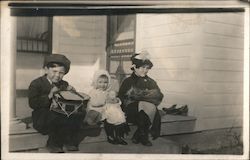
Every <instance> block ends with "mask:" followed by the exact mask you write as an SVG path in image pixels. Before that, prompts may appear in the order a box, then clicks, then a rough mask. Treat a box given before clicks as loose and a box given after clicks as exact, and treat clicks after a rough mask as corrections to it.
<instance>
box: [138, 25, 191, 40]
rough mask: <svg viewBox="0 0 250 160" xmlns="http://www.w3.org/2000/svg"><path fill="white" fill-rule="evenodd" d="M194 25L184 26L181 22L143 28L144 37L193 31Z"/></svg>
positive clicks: (174, 34)
mask: <svg viewBox="0 0 250 160" xmlns="http://www.w3.org/2000/svg"><path fill="white" fill-rule="evenodd" d="M192 29H193V27H188V26H187V25H186V26H184V25H183V24H182V25H181V24H180V23H174V24H167V25H164V24H163V25H160V24H158V25H157V26H154V27H151V28H147V27H145V28H144V29H143V33H144V35H143V38H151V37H156V36H157V37H159V36H176V35H180V34H187V33H191V32H192Z"/></svg>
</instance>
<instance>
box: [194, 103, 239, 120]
mask: <svg viewBox="0 0 250 160" xmlns="http://www.w3.org/2000/svg"><path fill="white" fill-rule="evenodd" d="M195 113H196V115H199V117H202V118H210V119H211V118H225V117H240V116H242V115H243V105H237V104H235V105H234V104H231V105H229V104H228V105H213V106H204V107H200V108H197V109H196V110H195Z"/></svg>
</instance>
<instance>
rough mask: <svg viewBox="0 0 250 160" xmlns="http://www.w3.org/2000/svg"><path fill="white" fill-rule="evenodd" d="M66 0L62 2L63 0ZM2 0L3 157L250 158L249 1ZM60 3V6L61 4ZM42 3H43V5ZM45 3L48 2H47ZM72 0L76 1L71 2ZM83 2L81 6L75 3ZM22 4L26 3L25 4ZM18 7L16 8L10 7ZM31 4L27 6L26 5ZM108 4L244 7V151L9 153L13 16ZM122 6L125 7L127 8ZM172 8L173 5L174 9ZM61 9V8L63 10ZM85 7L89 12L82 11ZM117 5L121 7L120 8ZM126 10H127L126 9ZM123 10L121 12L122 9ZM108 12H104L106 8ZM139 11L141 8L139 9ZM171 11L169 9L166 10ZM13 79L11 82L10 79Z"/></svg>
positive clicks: (95, 10)
mask: <svg viewBox="0 0 250 160" xmlns="http://www.w3.org/2000/svg"><path fill="white" fill-rule="evenodd" d="M61 2H63V3H61ZM0 3H1V8H0V9H1V156H2V159H3V160H5V159H10V160H12V159H71V160H74V159H110V160H112V159H124V160H125V159H137V158H138V159H142V160H144V159H145V160H146V159H150V160H152V159H159V160H163V159H233V160H235V159H248V158H249V49H250V48H249V3H247V2H243V1H237V0H236V1H232V0H228V1H227V0H224V1H221V0H218V1H212V2H211V1H209V0H206V1H204V0H203V1H199V0H194V1H191V2H187V1H173V0H170V1H167V0H156V1H147V0H144V1H137V0H135V1H126V0H123V1H122V0H120V1H116V0H113V1H101V0H97V1H80V0H79V1H73V2H65V1H50V2H48V1H42V0H41V1H36V2H34V1H25V2H24V1H5V2H0ZM60 3H61V6H60V5H59V7H58V4H60ZM41 4H42V5H41ZM45 4H46V5H45ZM53 4H55V5H57V9H58V10H59V12H55V10H54V9H55V6H53V7H54V8H53V7H52V8H50V7H49V5H53ZM72 4H73V5H72ZM76 4H81V6H78V7H77V6H75V5H76ZM22 5H23V6H22ZM13 8H15V11H16V12H12V11H11V9H13ZM27 8H28V9H27ZM104 8H106V9H107V10H106V14H117V13H122V14H124V13H127V12H128V10H129V11H130V12H129V13H134V12H136V10H138V9H139V10H140V11H141V12H143V10H144V12H143V13H145V12H149V13H152V12H153V13H155V12H156V13H162V12H163V11H164V10H165V11H166V10H168V11H169V13H179V12H181V11H183V10H185V12H186V11H190V12H193V11H196V12H198V13H203V12H209V10H210V11H211V10H213V11H214V12H218V11H228V12H232V11H239V10H241V11H242V9H243V10H244V83H243V88H244V91H243V92H244V102H243V103H244V105H243V118H244V120H243V142H244V145H243V146H244V148H243V150H244V152H243V155H211V154H204V155H187V154H185V155H172V154H167V155H166V154H143V155H142V154H85V153H73V154H70V153H67V154H47V153H10V152H9V125H10V121H9V119H10V115H9V113H10V109H9V107H8V106H11V105H14V104H13V103H14V102H13V98H11V97H12V96H13V95H15V93H13V90H14V89H15V84H14V83H15V77H14V76H13V75H12V74H11V73H12V72H13V70H14V65H13V64H15V61H14V60H13V57H12V55H11V54H9V53H11V52H12V49H11V48H12V45H11V40H12V38H13V37H11V36H10V35H11V34H12V33H11V32H10V31H11V29H12V26H11V23H12V19H13V17H12V16H25V15H32V16H39V15H44V14H49V16H51V15H57V14H59V15H64V14H67V13H65V12H64V11H65V9H66V10H67V9H68V10H70V11H71V13H72V14H70V15H79V14H81V15H85V14H91V15H92V14H97V15H100V14H103V10H104ZM121 8H123V9H124V8H125V9H124V10H123V9H121ZM171 8H172V9H171ZM61 9H62V10H61ZM83 9H85V10H86V12H82V10H83ZM117 9H118V10H117ZM126 10H127V12H126ZM121 11H122V12H121ZM104 13H105V12H104ZM137 13H138V12H137ZM164 13H168V12H164ZM11 82H12V83H11Z"/></svg>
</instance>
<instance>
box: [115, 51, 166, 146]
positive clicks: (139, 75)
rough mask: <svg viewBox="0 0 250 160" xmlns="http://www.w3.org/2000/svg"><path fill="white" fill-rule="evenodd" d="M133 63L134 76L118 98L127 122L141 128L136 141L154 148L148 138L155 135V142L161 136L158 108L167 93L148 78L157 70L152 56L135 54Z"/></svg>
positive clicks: (137, 131) (124, 85) (132, 59)
mask: <svg viewBox="0 0 250 160" xmlns="http://www.w3.org/2000/svg"><path fill="white" fill-rule="evenodd" d="M131 61H132V67H131V70H132V71H133V73H132V74H131V76H130V77H128V78H126V79H125V80H124V81H123V82H122V85H121V87H120V89H119V94H118V96H119V98H120V99H121V101H122V108H123V110H124V112H125V113H126V116H127V122H129V123H134V124H135V125H136V126H137V130H136V132H135V133H134V135H133V137H132V142H133V143H136V144H137V143H141V144H142V145H144V146H152V143H151V142H150V140H149V137H148V135H149V133H151V135H152V137H153V139H156V138H157V137H158V136H159V135H160V125H161V118H160V114H159V112H158V109H157V106H158V105H159V104H160V103H161V101H162V99H163V94H162V93H161V90H160V88H159V87H158V85H157V83H156V82H155V81H154V80H153V79H152V78H150V77H149V76H148V75H147V73H148V71H149V70H150V69H151V68H152V67H153V63H152V62H151V61H150V59H149V54H148V53H147V52H142V53H140V54H134V55H133V56H132V57H131Z"/></svg>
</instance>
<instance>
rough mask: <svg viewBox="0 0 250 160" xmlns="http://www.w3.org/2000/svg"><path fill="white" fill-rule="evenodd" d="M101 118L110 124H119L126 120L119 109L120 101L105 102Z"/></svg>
mask: <svg viewBox="0 0 250 160" xmlns="http://www.w3.org/2000/svg"><path fill="white" fill-rule="evenodd" d="M104 107H105V110H104V112H103V118H105V119H106V121H107V122H108V123H110V124H114V125H119V124H122V123H125V122H126V117H125V114H124V112H123V111H122V109H121V101H119V102H118V103H106V104H105V106H104Z"/></svg>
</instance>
